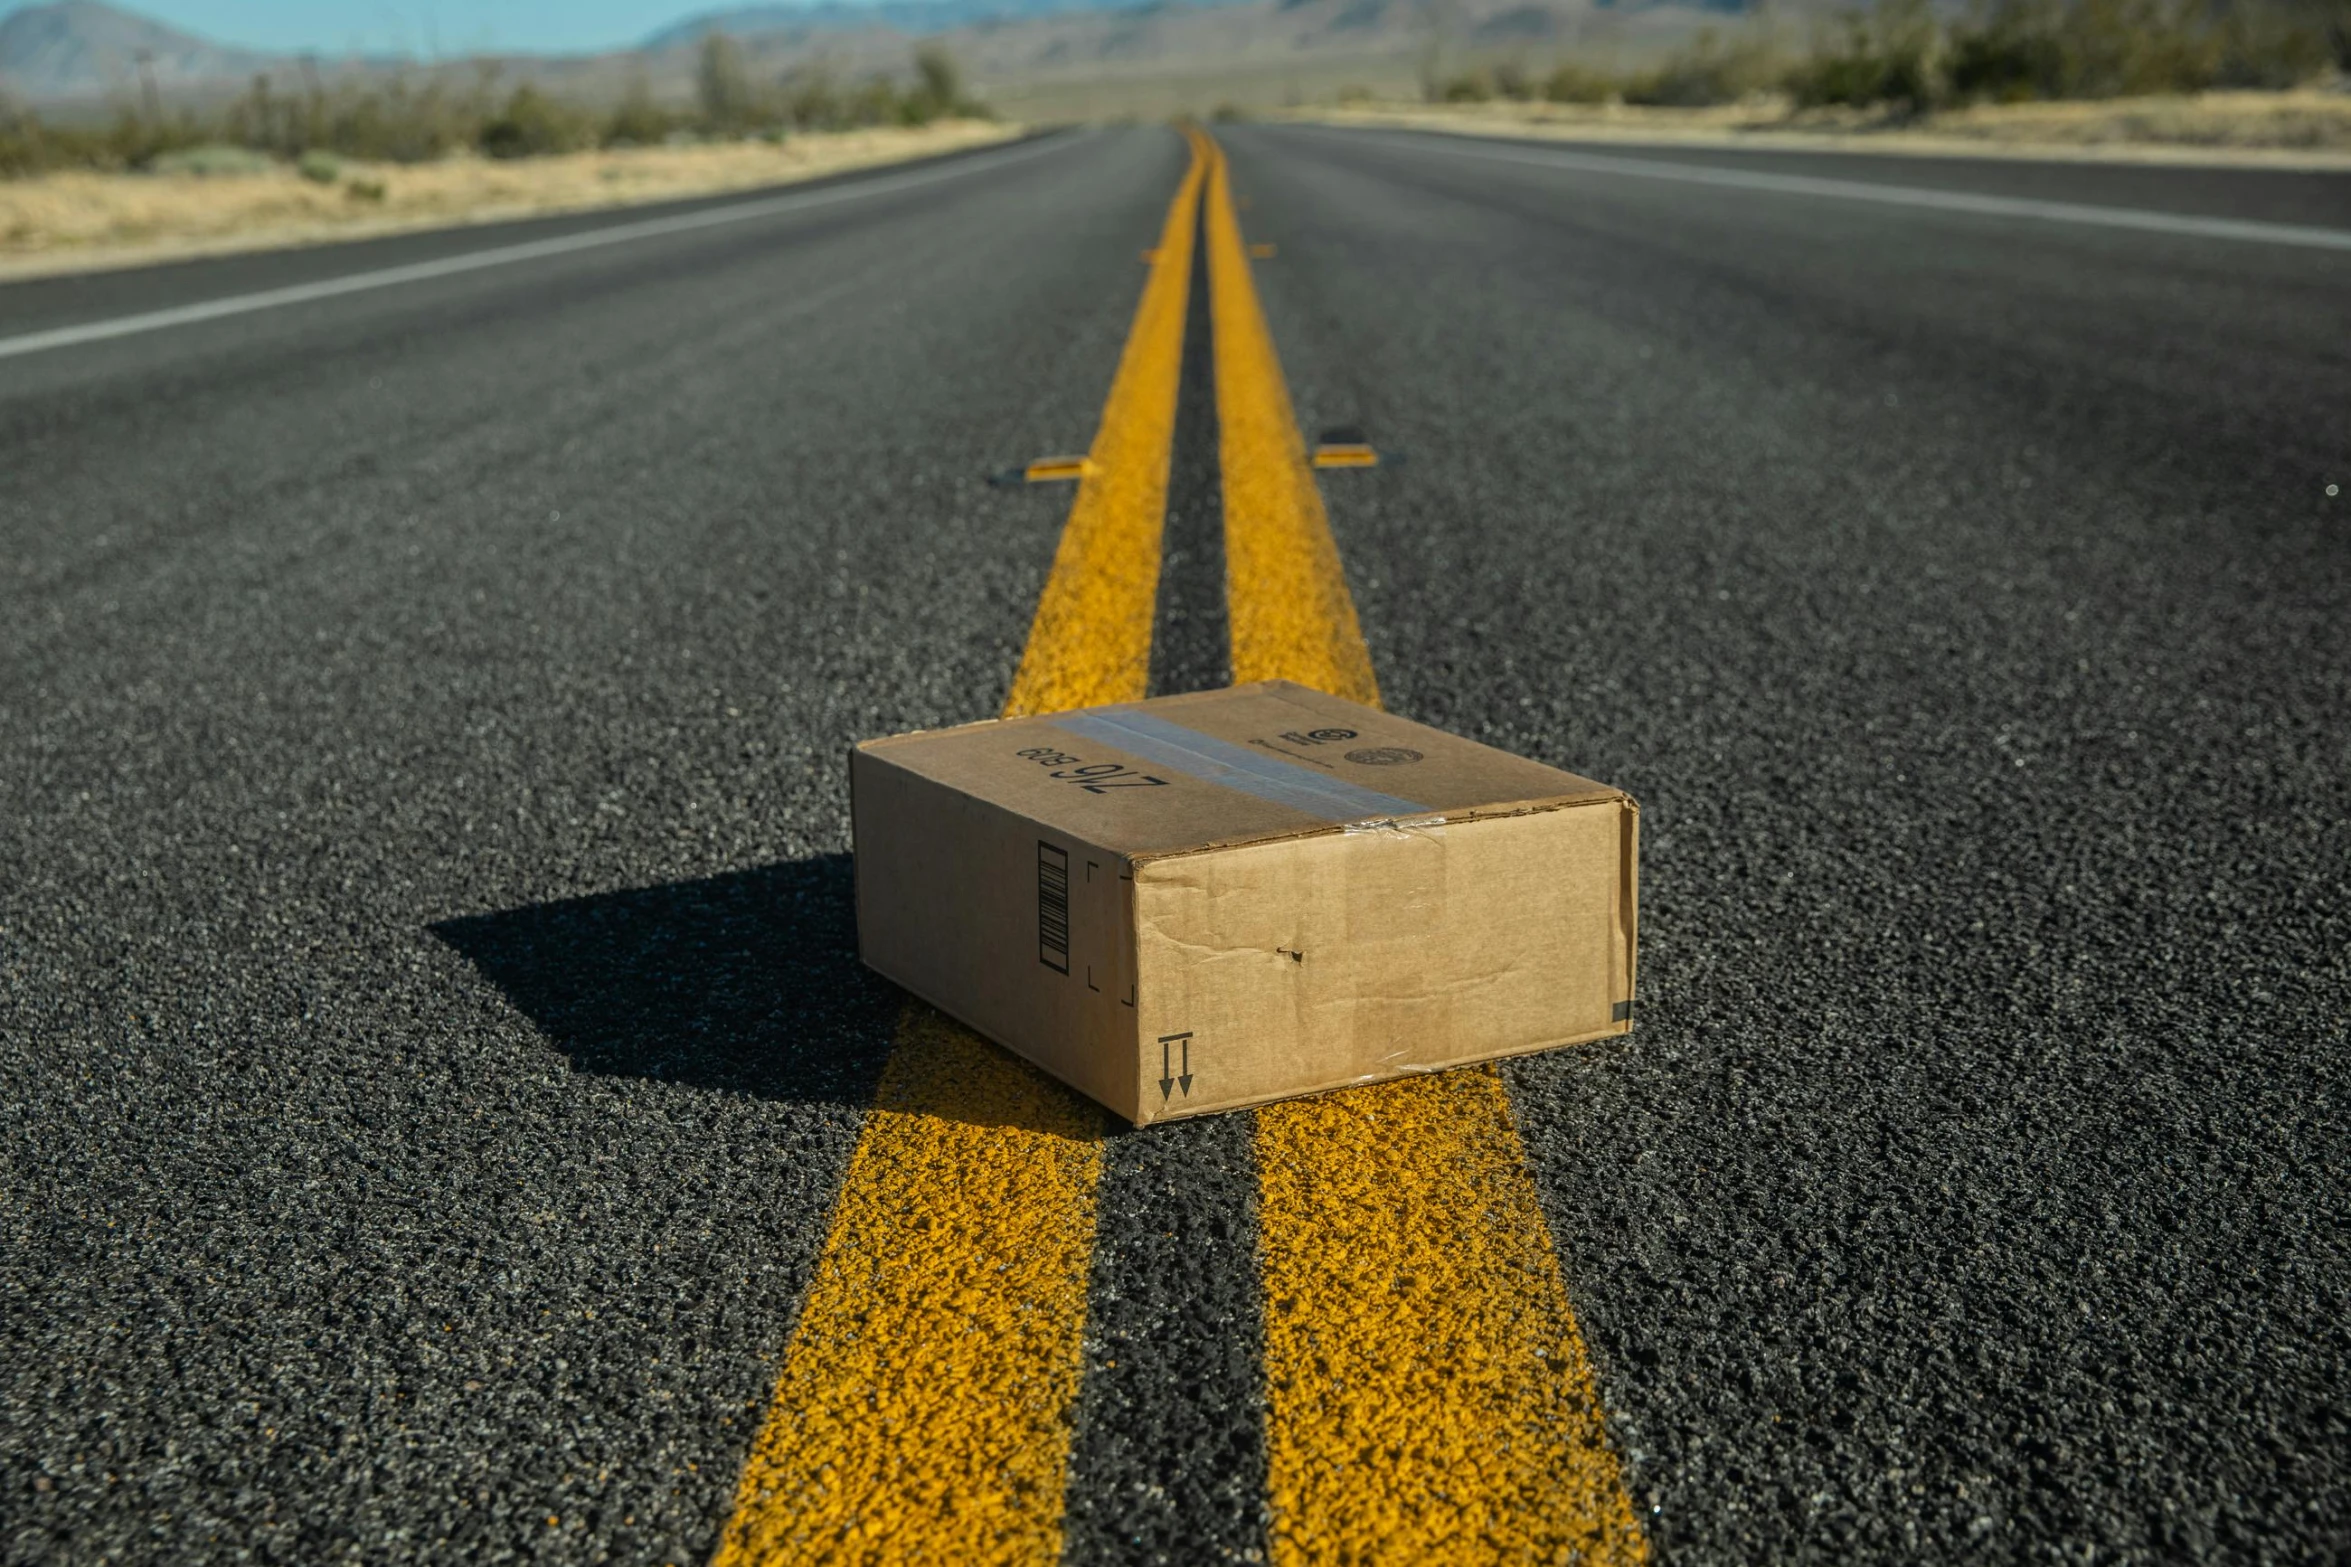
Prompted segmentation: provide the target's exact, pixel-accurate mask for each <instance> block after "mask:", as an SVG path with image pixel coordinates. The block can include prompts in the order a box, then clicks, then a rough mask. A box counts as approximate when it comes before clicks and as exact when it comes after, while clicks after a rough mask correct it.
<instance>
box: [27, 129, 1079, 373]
mask: <svg viewBox="0 0 2351 1567" xmlns="http://www.w3.org/2000/svg"><path fill="white" fill-rule="evenodd" d="M1063 144H1064V138H1062V137H1059V136H1047V137H1040V138H1039V139H1038V140H1037V141H1036V142H1035V143H1034V144H1033V145H1030V146H1026V147H1013V148H1010V149H1007V150H1005V151H1003V152H1000V153H997V154H995V155H993V156H991V155H989V154H986V153H982V154H980V155H979V156H977V157H968V158H963V159H959V160H957V161H956V162H955V163H952V164H949V165H948V166H946V167H944V168H935V169H924V170H919V171H916V172H912V173H906V174H894V175H885V176H884V177H882V178H880V179H867V180H860V179H854V178H852V179H850V180H848V181H846V182H844V183H842V184H840V185H831V186H827V187H825V188H824V189H822V190H804V191H787V192H785V193H783V194H781V195H775V196H766V197H762V198H760V199H758V200H755V201H743V202H737V203H735V204H733V205H731V206H724V207H704V208H702V209H701V210H699V211H696V212H680V213H676V214H673V215H672V216H670V217H666V218H646V219H643V220H641V221H639V222H636V223H622V224H619V225H616V226H615V227H612V228H600V229H592V230H590V231H589V232H587V233H585V234H563V235H558V236H556V237H555V238H552V239H534V240H526V241H525V242H523V243H522V244H519V245H500V246H496V247H494V248H492V249H489V250H473V251H467V252H466V253H465V254H463V255H457V256H442V257H439V258H438V259H436V260H432V261H417V262H411V263H409V264H408V265H406V266H399V267H379V268H377V269H376V270H375V271H372V272H353V273H349V274H346V275H345V276H343V277H335V278H322V279H320V280H319V281H317V282H315V283H294V284H289V285H288V286H286V287H284V288H268V289H262V290H260V291H259V292H257V293H252V294H231V295H229V296H227V297H226V298H222V299H207V300H204V301H202V302H201V303H198V304H193V305H176V306H174V307H172V308H171V309H169V310H149V311H144V312H141V313H140V314H138V315H130V316H115V317H113V318H112V319H110V320H105V321H86V322H83V323H81V324H80V325H78V326H61V327H53V328H51V329H49V330H48V331H44V332H27V333H24V334H23V335H22V336H19V337H0V359H13V358H15V357H16V356H17V355H19V354H37V353H41V352H43V351H44V350H47V349H52V348H71V347H73V346H75V345H76V344H80V343H97V342H103V341H105V340H106V339H108V338H115V337H130V336H132V335H133V334H135V333H139V332H157V331H161V330H162V329H164V328H165V327H174V326H188V325H191V324H193V323H195V322H198V321H217V320H219V319H220V318H222V317H223V316H241V315H246V314H249V313H251V312H253V311H256V310H274V309H276V308H278V307H279V306H280V305H300V304H307V303H309V302H310V301H312V300H315V299H333V298H336V297H338V296H340V295H343V294H359V293H365V292H366V291H367V290H369V289H376V288H392V287H395V286H397V285H399V284H402V283H420V282H423V281H424V280H426V279H427V278H437V277H449V276H451V275H453V274H456V273H460V272H478V271H480V270H481V269H483V268H485V267H503V266H509V265H512V264H513V263H515V262H518V261H536V260H539V259H540V258H542V257H545V256H561V255H566V254H568V253H570V252H572V251H578V250H594V249H597V248H599V247H600V246H604V245H619V244H625V243H627V242H628V241H630V240H634V239H650V238H652V237H653V236H655V235H657V234H680V233H685V232H687V231H689V230H692V229H704V228H715V227H717V226H719V225H720V224H723V223H740V222H743V221H744V220H746V219H749V218H764V217H767V216H770V215H771V214H774V213H778V212H789V211H792V210H794V209H796V208H803V207H822V206H829V205H831V204H832V203H834V202H838V201H853V200H856V199H858V198H860V197H865V196H878V195H881V194H883V193H885V192H888V191H893V190H906V189H908V188H910V187H913V186H917V185H931V184H935V183H937V182H938V181H940V180H947V179H957V178H960V177H961V176H963V175H966V174H972V173H977V172H979V171H980V170H983V169H998V168H1002V167H1003V166H1004V165H1006V164H1008V163H1017V162H1019V161H1021V160H1022V159H1025V158H1033V157H1035V156H1037V155H1038V154H1039V153H1042V152H1047V151H1050V150H1052V149H1053V148H1055V147H1058V146H1061V145H1063Z"/></svg>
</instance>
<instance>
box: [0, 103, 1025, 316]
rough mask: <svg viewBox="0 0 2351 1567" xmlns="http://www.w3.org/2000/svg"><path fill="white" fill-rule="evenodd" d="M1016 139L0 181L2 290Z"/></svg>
mask: <svg viewBox="0 0 2351 1567" xmlns="http://www.w3.org/2000/svg"><path fill="white" fill-rule="evenodd" d="M1018 129H1019V128H1018V127H1017V126H1010V125H1003V124H998V123H995V122H992V121H982V120H943V121H939V122H936V123H934V124H931V125H927V126H922V127H919V128H898V127H889V128H880V129H873V130H859V131H839V132H829V133H823V134H809V135H800V136H794V137H791V138H790V139H788V140H786V141H785V142H783V143H782V144H781V145H776V144H771V143H768V142H758V141H751V142H725V143H716V144H710V145H700V146H679V147H636V148H628V149H615V150H610V151H604V152H581V153H570V154H565V155H561V156H556V157H543V158H517V159H512V160H504V161H500V160H492V159H486V158H475V157H462V158H451V159H448V160H446V161H443V162H439V163H422V164H362V163H347V164H344V165H343V167H342V170H341V173H340V174H339V175H338V176H337V177H336V178H335V179H334V180H333V181H332V182H331V183H321V182H318V181H314V180H309V179H305V178H303V177H302V175H301V174H300V173H298V172H297V171H296V170H294V169H292V168H290V167H289V168H280V169H273V170H270V171H269V172H266V173H258V174H224V175H211V176H200V175H186V174H182V175H152V174H50V175H43V176H40V177H38V178H34V179H24V180H10V181H0V277H25V276H31V275H35V274H40V273H50V272H71V271H81V270H85V269H91V268H98V267H111V266H130V265H136V264H138V263H140V262H145V261H156V260H168V259H172V258H175V257H181V256H192V255H206V254H215V253H220V252H225V251H234V250H257V249H265V248H269V247H272V246H278V245H298V244H315V243H319V242H322V241H327V240H337V239H348V238H353V237H356V236H359V235H363V234H379V233H389V232H393V231H397V230H404V229H421V228H438V227H443V226H446V225H451V224H459V223H483V222H490V221H494V220H496V219H500V218H512V217H524V216H529V215H532V214H536V213H548V212H573V211H581V210H585V209H588V208H595V207H617V206H627V205H630V204H633V203H637V202H646V201H660V200H665V199H668V198H671V197H678V196H696V195H708V194H712V193H715V192H720V191H730V190H745V189H750V188H754V187H758V186H765V185H776V184H785V183H789V182H791V181H794V180H804V179H812V178H815V177H816V176H818V175H823V174H833V173H838V172H840V171H842V170H846V169H856V168H864V167H868V166H871V165H875V164H884V163H896V162H901V161H903V160H905V159H908V158H918V157H923V156H926V155H928V154H932V153H939V152H947V151H951V150H953V149H956V148H959V147H971V146H979V145H982V144H985V143H988V142H994V141H1002V140H1005V139H1007V138H1009V137H1011V136H1013V135H1016V134H1018Z"/></svg>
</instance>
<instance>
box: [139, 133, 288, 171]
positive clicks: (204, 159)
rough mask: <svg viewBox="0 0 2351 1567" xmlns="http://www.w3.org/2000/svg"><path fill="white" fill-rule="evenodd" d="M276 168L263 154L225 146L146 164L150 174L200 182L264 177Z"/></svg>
mask: <svg viewBox="0 0 2351 1567" xmlns="http://www.w3.org/2000/svg"><path fill="white" fill-rule="evenodd" d="M277 166H278V165H277V160H276V159H274V158H272V157H271V156H270V155H269V154H268V153H266V152H256V151H254V150H253V149H252V148H250V147H232V146H230V145H228V144H226V143H224V142H207V143H205V144H204V145H202V146H197V147H183V148H179V149H176V150H174V151H171V152H165V153H159V154H157V155H156V156H155V157H153V158H151V159H149V160H148V161H147V168H148V169H149V171H150V172H152V173H156V174H193V175H195V176H196V177H198V178H199V179H204V178H210V177H213V176H216V175H222V174H267V173H269V172H270V171H271V170H272V169H274V168H276V167H277Z"/></svg>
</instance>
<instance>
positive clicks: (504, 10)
mask: <svg viewBox="0 0 2351 1567" xmlns="http://www.w3.org/2000/svg"><path fill="white" fill-rule="evenodd" d="M28 3H30V0H0V15H5V14H7V13H8V12H10V11H14V10H18V9H20V8H21V7H22V6H23V5H25V4H28ZM114 3H116V4H118V5H122V6H124V7H125V8H126V9H128V10H133V11H138V12H141V13H143V14H145V15H147V16H152V17H154V18H155V19H156V20H157V21H159V22H167V23H169V24H171V25H172V26H174V27H179V28H184V29H186V30H187V31H189V32H191V33H199V34H202V35H203V36H204V37H207V38H211V39H214V40H216V41H218V42H220V43H231V44H250V45H253V46H255V47H257V48H265V49H316V50H318V51H319V52H321V53H322V54H343V53H346V52H349V51H351V50H355V49H357V50H365V51H368V52H371V53H372V52H390V51H405V52H407V53H410V54H417V55H423V54H428V53H431V52H433V49H434V47H435V44H436V41H437V43H438V47H439V51H440V52H441V53H443V54H465V53H470V52H471V51H474V50H477V49H530V50H563V51H568V50H574V49H610V48H615V47H618V46H621V45H625V44H633V43H635V42H637V40H639V39H641V38H643V37H644V36H645V35H646V34H647V33H650V32H653V31H654V30H656V29H657V28H661V27H666V26H667V25H669V24H670V23H671V22H675V21H678V20H680V19H681V18H683V17H687V16H691V15H694V14H695V13H697V12H700V11H710V10H719V9H722V8H724V7H725V6H726V5H732V4H742V3H746V0H114Z"/></svg>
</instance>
